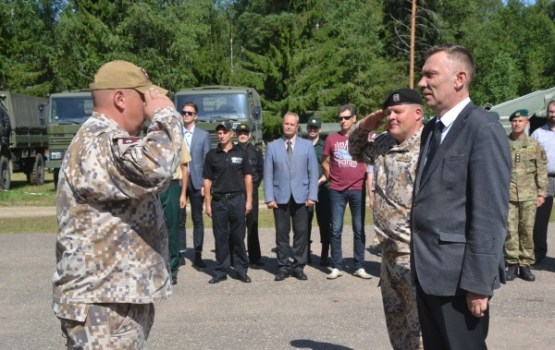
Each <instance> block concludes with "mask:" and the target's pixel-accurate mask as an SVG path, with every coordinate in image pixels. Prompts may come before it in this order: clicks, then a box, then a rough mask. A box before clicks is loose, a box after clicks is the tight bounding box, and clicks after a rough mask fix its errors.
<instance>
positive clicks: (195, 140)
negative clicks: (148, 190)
mask: <svg viewBox="0 0 555 350" xmlns="http://www.w3.org/2000/svg"><path fill="white" fill-rule="evenodd" d="M182 111H183V125H184V127H185V130H184V137H185V143H186V144H187V147H189V153H190V154H191V162H190V163H189V184H188V186H187V196H188V197H189V203H190V204H191V216H192V218H193V246H194V248H195V260H194V262H193V266H195V267H197V268H205V267H206V264H205V263H204V261H203V260H202V245H203V242H204V221H203V220H202V206H203V197H204V190H203V185H204V178H203V176H202V171H203V166H204V158H205V157H206V153H208V151H209V150H210V135H209V134H208V132H207V131H205V130H202V129H201V128H198V127H196V126H195V122H196V120H197V119H198V107H197V105H196V104H194V103H192V102H188V103H185V105H184V106H183V109H182Z"/></svg>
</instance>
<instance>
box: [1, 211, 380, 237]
mask: <svg viewBox="0 0 555 350" xmlns="http://www.w3.org/2000/svg"><path fill="white" fill-rule="evenodd" d="M0 210H1V209H0ZM187 214H188V217H187V225H186V227H187V230H188V232H192V230H193V224H192V220H191V216H190V213H189V212H188V213H187ZM344 224H345V225H351V213H350V212H349V211H348V210H347V211H346V213H345V221H344ZM366 224H367V225H370V224H372V214H371V211H370V208H367V209H366ZM204 226H205V227H206V228H208V229H211V228H212V219H210V218H209V217H207V216H204ZM258 226H259V227H260V228H272V227H274V214H273V212H272V211H271V210H269V209H267V208H266V207H261V208H260V211H259V214H258ZM312 227H313V229H316V228H317V227H318V223H317V222H316V218H314V221H313V223H312ZM57 231H58V222H57V220H56V217H55V216H48V217H26V218H0V234H6V233H25V232H57Z"/></svg>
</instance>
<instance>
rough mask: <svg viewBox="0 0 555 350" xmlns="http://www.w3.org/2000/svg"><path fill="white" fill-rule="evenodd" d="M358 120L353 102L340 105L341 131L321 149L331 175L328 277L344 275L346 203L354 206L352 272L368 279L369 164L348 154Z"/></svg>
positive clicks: (329, 178)
mask: <svg viewBox="0 0 555 350" xmlns="http://www.w3.org/2000/svg"><path fill="white" fill-rule="evenodd" d="M355 123H356V110H355V107H354V106H353V105H344V106H341V107H340V108H339V124H340V125H341V131H339V132H337V133H335V134H331V135H329V136H328V137H327V138H326V142H325V143H324V151H323V152H322V156H323V160H322V170H323V171H324V175H325V176H326V177H327V178H328V181H329V187H330V202H331V217H332V219H331V225H332V235H331V266H332V271H331V273H330V274H329V275H328V276H327V278H328V279H336V278H337V277H339V276H342V275H343V273H342V272H341V271H342V269H343V256H342V252H341V233H342V231H343V218H344V216H345V208H346V207H347V204H349V207H350V208H351V216H352V225H353V234H354V253H353V255H354V264H353V268H354V273H353V275H355V276H357V277H360V278H364V279H368V278H372V276H371V275H370V274H368V273H367V272H366V271H365V270H364V267H363V266H362V263H363V262H364V249H365V242H366V237H365V235H364V214H365V208H366V205H365V194H364V181H365V179H366V165H365V164H363V163H357V162H355V161H354V160H352V158H351V155H350V154H349V132H350V131H351V128H352V127H353V126H354V125H355Z"/></svg>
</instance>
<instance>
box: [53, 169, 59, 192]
mask: <svg viewBox="0 0 555 350" xmlns="http://www.w3.org/2000/svg"><path fill="white" fill-rule="evenodd" d="M59 178H60V168H54V189H55V190H57V189H58V179H59Z"/></svg>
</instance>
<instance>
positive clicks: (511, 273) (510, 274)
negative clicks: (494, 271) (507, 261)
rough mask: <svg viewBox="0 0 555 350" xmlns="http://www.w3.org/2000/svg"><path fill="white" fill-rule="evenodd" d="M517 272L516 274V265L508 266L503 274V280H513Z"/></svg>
mask: <svg viewBox="0 0 555 350" xmlns="http://www.w3.org/2000/svg"><path fill="white" fill-rule="evenodd" d="M517 272H518V265H509V267H507V271H506V272H505V279H506V280H507V281H512V280H514V279H515V277H516V274H517Z"/></svg>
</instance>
